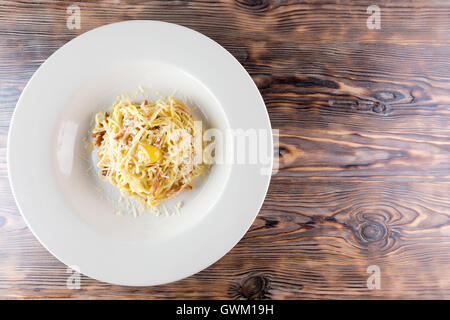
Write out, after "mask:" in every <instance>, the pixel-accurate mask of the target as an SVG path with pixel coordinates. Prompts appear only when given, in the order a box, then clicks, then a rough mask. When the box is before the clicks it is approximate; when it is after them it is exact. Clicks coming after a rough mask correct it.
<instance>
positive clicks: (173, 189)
mask: <svg viewBox="0 0 450 320" xmlns="http://www.w3.org/2000/svg"><path fill="white" fill-rule="evenodd" d="M178 191H180V187H176V188H172V189H170V190H167V191H166V196H170V195H171V194H174V193H177V192H178Z"/></svg>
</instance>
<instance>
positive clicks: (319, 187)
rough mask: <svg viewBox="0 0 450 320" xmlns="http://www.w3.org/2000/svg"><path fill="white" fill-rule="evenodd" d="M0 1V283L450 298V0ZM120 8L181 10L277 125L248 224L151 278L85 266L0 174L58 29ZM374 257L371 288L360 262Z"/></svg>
mask: <svg viewBox="0 0 450 320" xmlns="http://www.w3.org/2000/svg"><path fill="white" fill-rule="evenodd" d="M71 4H72V2H69V1H39V2H32V1H0V248H1V249H0V298H7V299H15V298H75V299H80V298H101V299H112V298H123V299H166V298H174V299H182V298H189V299H198V298H204V299H206V298H212V299H223V298H231V299H308V298H313V299H323V298H328V299H348V298H355V299H361V298H369V299H370V298H385V299H387V298H399V299H403V298H426V299H429V298H450V268H449V267H450V198H449V194H450V94H449V92H450V58H449V57H450V55H449V53H450V19H449V18H450V3H449V2H447V1H423V0H410V1H387V0H384V1H377V3H376V4H377V5H378V6H380V8H381V29H380V30H369V29H368V28H367V27H366V19H367V17H368V14H367V13H366V9H367V7H368V6H369V5H372V4H374V3H372V2H371V1H350V0H345V1H344V0H343V1H282V0H279V1H269V0H257V1H250V0H238V1H170V2H164V1H113V0H107V1H89V2H78V4H79V6H80V8H81V29H80V30H68V29H67V28H66V18H67V13H66V8H67V7H68V6H69V5H71ZM129 19H155V20H164V21H168V22H174V23H178V24H181V25H184V26H187V27H190V28H192V29H195V30H197V31H200V32H202V33H204V34H206V35H207V36H209V37H211V38H212V39H214V40H215V41H217V42H218V43H220V44H221V45H222V46H224V47H225V48H226V49H228V50H229V51H230V52H231V53H232V54H233V55H234V56H235V57H236V58H237V59H238V60H239V61H240V62H241V63H242V65H243V66H244V67H245V68H246V69H247V71H248V72H249V73H250V75H251V76H252V77H253V79H254V81H255V83H256V84H257V86H258V87H259V89H260V91H261V93H262V95H263V97H264V100H265V102H266V105H267V108H268V111H269V115H270V118H271V122H272V126H273V128H274V129H278V130H279V140H280V144H279V147H280V148H279V152H278V154H277V157H278V158H279V163H280V170H279V172H278V173H277V174H276V175H274V176H273V179H272V182H271V185H270V188H269V192H268V195H267V198H266V201H265V203H264V205H263V208H262V209H261V212H260V214H259V215H258V217H257V219H256V220H255V222H254V224H253V226H252V227H251V229H250V230H249V232H248V233H247V234H246V236H245V237H244V238H243V239H242V240H241V241H240V242H239V244H238V245H237V246H236V247H235V248H234V249H233V250H231V252H230V253H228V254H227V255H226V256H225V257H223V258H222V259H221V260H220V261H218V262H217V263H215V264H214V265H212V266H211V267H209V268H208V269H206V270H204V271H202V272H200V273H198V274H196V275H194V276H191V277H189V278H187V279H184V280H181V281H178V282H175V283H171V284H167V285H162V286H157V287H148V288H138V287H131V288H130V287H121V286H113V285H108V284H105V283H101V282H98V281H95V280H92V279H89V278H87V277H84V276H83V277H82V283H81V289H79V290H70V289H67V287H66V280H67V278H68V276H69V274H68V273H67V272H66V271H67V270H66V267H65V266H64V265H63V264H61V263H60V262H59V261H57V260H56V259H55V258H53V257H52V256H51V254H49V253H48V252H47V251H46V250H45V249H44V248H43V247H42V246H41V245H40V244H39V243H38V241H37V240H36V239H35V238H34V236H33V235H32V234H31V233H30V231H29V230H28V228H27V227H26V225H25V223H24V221H23V219H22V218H21V216H20V213H19V212H18V209H17V207H16V205H15V203H14V200H13V197H12V194H11V190H10V187H9V183H8V177H7V165H6V143H7V142H6V140H7V133H8V127H9V123H10V119H11V116H12V112H13V110H14V107H15V104H16V102H17V99H18V98H19V95H20V93H21V92H22V90H23V88H24V86H25V85H26V83H27V81H28V80H29V78H30V77H31V76H32V74H33V73H34V71H35V70H36V69H37V68H38V67H39V65H40V64H41V63H42V62H43V61H45V59H46V58H47V57H48V56H49V55H50V54H51V53H53V52H54V51H55V50H56V49H58V48H59V47H60V46H61V45H63V44H64V43H66V42H67V41H69V40H71V39H73V38H74V37H75V36H77V35H79V34H81V33H84V32H86V31H88V30H90V29H93V28H95V27H98V26H101V25H104V24H107V23H111V22H116V21H122V20H129ZM370 265H378V266H379V267H380V269H381V289H380V290H369V289H368V288H367V285H366V280H367V278H368V276H369V274H367V272H366V270H367V267H368V266H370Z"/></svg>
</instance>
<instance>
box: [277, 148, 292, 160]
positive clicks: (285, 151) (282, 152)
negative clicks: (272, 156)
mask: <svg viewBox="0 0 450 320" xmlns="http://www.w3.org/2000/svg"><path fill="white" fill-rule="evenodd" d="M289 153H291V152H290V150H289V149H288V148H286V147H283V146H279V147H278V156H279V157H280V158H282V157H284V156H287V155H288V154H289Z"/></svg>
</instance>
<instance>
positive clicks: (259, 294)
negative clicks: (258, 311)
mask: <svg viewBox="0 0 450 320" xmlns="http://www.w3.org/2000/svg"><path fill="white" fill-rule="evenodd" d="M268 287H269V279H267V278H266V277H264V276H262V275H254V276H250V277H248V278H246V279H244V281H243V282H242V285H241V287H240V288H239V294H240V295H241V296H242V297H244V298H246V299H262V298H264V297H266V295H267V293H268Z"/></svg>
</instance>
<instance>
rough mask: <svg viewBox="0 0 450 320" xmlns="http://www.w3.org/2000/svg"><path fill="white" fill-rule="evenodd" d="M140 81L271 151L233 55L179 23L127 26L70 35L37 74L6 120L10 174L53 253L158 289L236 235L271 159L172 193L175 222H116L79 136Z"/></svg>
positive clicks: (202, 264)
mask: <svg viewBox="0 0 450 320" xmlns="http://www.w3.org/2000/svg"><path fill="white" fill-rule="evenodd" d="M138 86H143V87H144V88H148V89H149V90H150V91H152V90H153V92H157V91H158V92H160V93H161V94H169V93H173V92H174V91H175V90H177V94H181V95H182V96H185V97H187V98H188V99H189V100H190V101H193V103H194V104H195V105H196V106H198V108H199V110H200V111H201V113H202V114H203V115H204V117H205V119H206V122H207V123H208V126H210V127H213V128H217V129H219V130H222V131H224V130H228V129H238V128H240V129H243V130H248V129H250V130H255V129H258V130H266V131H267V132H270V138H269V139H266V140H265V142H264V141H263V143H262V147H264V148H266V149H267V150H270V151H272V148H273V140H272V137H271V127H270V121H269V117H268V114H267V111H266V108H265V105H264V102H263V100H262V98H261V95H260V94H259V91H258V89H257V88H256V86H255V84H254V83H253V81H252V79H251V78H250V76H249V75H248V73H247V72H246V71H245V69H244V68H243V67H242V66H241V65H240V64H239V62H238V61H237V60H236V59H234V57H233V56H232V55H231V54H229V53H228V52H227V51H226V50H225V49H224V48H222V47H221V46H220V45H218V44H217V43H216V42H214V41H212V40H211V39H209V38H207V37H205V36H204V35H202V34H200V33H198V32H195V31H193V30H190V29H187V28H185V27H181V26H178V25H174V24H169V23H164V22H157V21H128V22H121V23H115V24H111V25H107V26H103V27H100V28H97V29H94V30H91V31H89V32H87V33H85V34H83V35H81V36H79V37H77V38H75V39H74V40H72V41H70V42H69V43H67V44H65V45H64V46H63V47H61V48H60V49H59V50H57V51H56V52H55V53H54V54H53V55H52V56H51V57H50V58H48V59H47V61H45V63H43V64H42V66H41V67H40V68H39V69H38V70H37V71H36V73H35V74H34V75H33V77H32V78H31V80H30V81H29V83H28V85H27V86H26V88H25V89H24V91H23V93H22V95H21V97H20V99H19V102H18V103H17V106H16V109H15V112H14V116H13V119H12V122H11V128H10V132H9V139H8V169H9V177H10V182H11V185H12V189H13V192H14V196H15V199H16V201H17V204H18V206H19V208H20V211H21V213H22V215H23V217H24V219H25V220H26V222H27V224H28V226H29V228H30V229H31V230H32V232H33V233H34V235H35V236H36V237H37V238H38V239H39V241H40V242H41V243H42V244H43V245H44V246H45V247H46V248H47V249H48V250H49V251H50V252H51V253H52V254H53V255H54V256H55V257H57V258H58V259H59V260H61V261H62V262H63V263H65V264H66V265H69V266H77V267H78V268H79V269H80V271H81V272H82V273H83V274H86V275H87V276H89V277H92V278H95V279H98V280H101V281H105V282H110V283H114V284H122V285H157V284H162V283H167V282H171V281H175V280H178V279H182V278H184V277H187V276H190V275H192V274H194V273H196V272H198V271H200V270H202V269H204V268H206V267H207V266H209V265H211V264H212V263H214V262H215V261H217V260H218V259H220V258H221V257H222V256H223V255H225V254H226V253H227V252H228V251H229V250H230V249H231V248H232V247H233V246H234V245H235V244H236V243H237V242H238V241H239V240H240V239H241V238H242V237H243V235H244V234H245V232H246V231H247V230H248V228H249V227H250V225H251V224H252V222H253V220H254V219H255V217H256V215H257V213H258V211H259V209H260V207H261V205H262V203H263V201H264V197H265V195H266V192H267V188H268V185H269V181H270V175H269V174H267V173H266V174H262V172H263V171H264V170H265V171H267V167H269V168H270V167H271V166H272V161H273V158H272V152H270V159H269V161H268V162H266V163H260V162H258V163H254V164H250V163H244V164H239V165H237V164H234V163H232V162H227V163H222V164H215V165H214V166H213V167H212V170H211V172H210V173H209V174H208V175H207V177H205V179H203V180H202V181H201V182H200V183H199V184H198V186H197V187H196V188H195V191H194V192H186V193H183V194H182V195H180V196H179V199H181V200H183V202H184V203H185V205H184V207H183V208H182V210H181V215H170V216H163V217H156V216H153V215H152V214H145V213H144V214H142V215H141V216H138V217H137V218H135V217H133V216H131V215H125V216H117V215H115V212H114V210H115V208H114V202H115V200H114V190H112V191H111V190H109V189H108V186H107V185H105V183H104V182H99V181H97V180H98V179H97V180H96V178H95V174H90V173H89V172H90V171H89V170H88V168H89V166H90V165H92V160H91V159H90V158H88V157H85V153H84V152H85V151H84V148H83V144H84V143H83V139H84V138H85V137H87V136H89V129H90V125H91V120H92V117H93V115H94V114H95V113H96V112H98V111H100V110H105V109H107V108H110V105H111V103H112V102H113V101H114V99H115V98H116V97H117V96H118V95H119V94H121V93H124V92H128V93H132V92H136V89H137V88H138ZM232 146H233V147H234V146H235V145H234V144H232ZM260 147H261V144H260ZM225 153H226V152H225ZM228 156H229V154H228V155H227V156H226V157H225V158H227V157H228ZM227 159H228V158H227ZM229 159H231V158H229ZM93 172H94V173H95V169H94V170H93ZM179 199H176V200H179Z"/></svg>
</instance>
